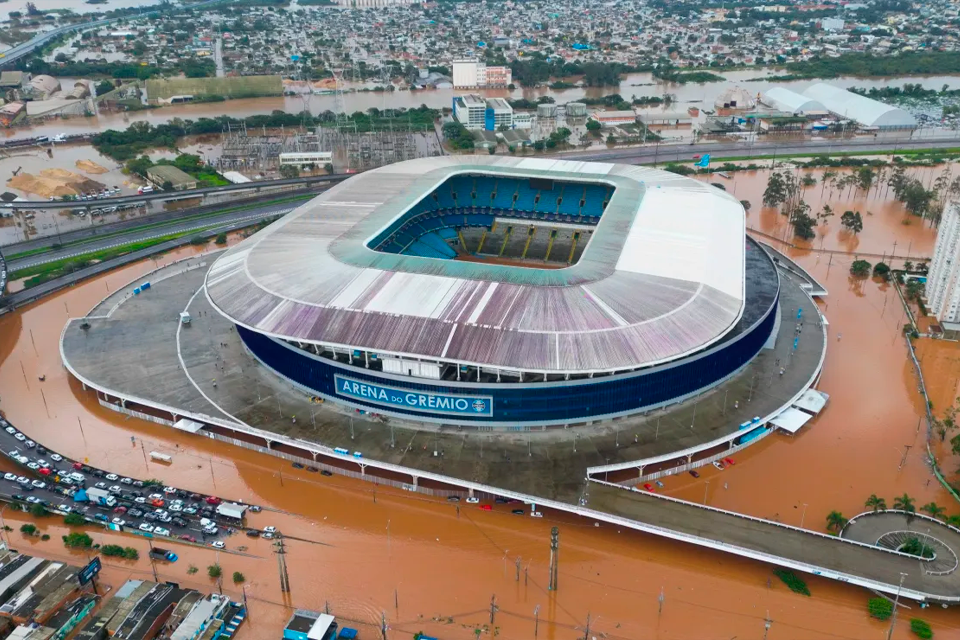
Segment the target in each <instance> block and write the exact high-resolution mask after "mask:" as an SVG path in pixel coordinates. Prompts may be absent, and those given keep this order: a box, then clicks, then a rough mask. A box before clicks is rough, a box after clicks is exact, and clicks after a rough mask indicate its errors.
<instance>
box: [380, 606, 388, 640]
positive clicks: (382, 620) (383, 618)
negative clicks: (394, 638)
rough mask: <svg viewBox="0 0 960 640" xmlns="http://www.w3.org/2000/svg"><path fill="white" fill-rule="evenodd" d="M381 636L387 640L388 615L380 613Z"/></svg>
mask: <svg viewBox="0 0 960 640" xmlns="http://www.w3.org/2000/svg"><path fill="white" fill-rule="evenodd" d="M380 635H381V636H382V637H383V640H387V614H385V613H384V612H383V611H381V612H380Z"/></svg>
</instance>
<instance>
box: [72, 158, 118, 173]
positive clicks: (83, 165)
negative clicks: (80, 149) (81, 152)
mask: <svg viewBox="0 0 960 640" xmlns="http://www.w3.org/2000/svg"><path fill="white" fill-rule="evenodd" d="M76 164H77V169H80V171H85V172H87V173H95V174H98V175H99V174H101V173H107V172H108V171H110V169H107V168H106V167H104V166H101V165H99V164H97V163H96V162H94V161H93V160H77V163H76Z"/></svg>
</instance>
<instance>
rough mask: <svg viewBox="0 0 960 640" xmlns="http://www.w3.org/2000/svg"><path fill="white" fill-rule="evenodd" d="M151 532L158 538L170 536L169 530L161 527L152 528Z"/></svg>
mask: <svg viewBox="0 0 960 640" xmlns="http://www.w3.org/2000/svg"><path fill="white" fill-rule="evenodd" d="M153 532H154V533H155V534H157V535H158V536H168V535H170V529H164V528H163V527H156V528H154V530H153Z"/></svg>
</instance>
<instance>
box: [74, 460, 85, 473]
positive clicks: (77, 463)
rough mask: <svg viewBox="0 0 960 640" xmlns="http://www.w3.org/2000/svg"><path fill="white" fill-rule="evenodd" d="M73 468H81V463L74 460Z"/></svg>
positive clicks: (78, 469)
mask: <svg viewBox="0 0 960 640" xmlns="http://www.w3.org/2000/svg"><path fill="white" fill-rule="evenodd" d="M73 468H74V469H76V470H77V471H80V470H81V469H83V465H82V464H80V463H79V462H74V463H73Z"/></svg>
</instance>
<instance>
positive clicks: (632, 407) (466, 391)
mask: <svg viewBox="0 0 960 640" xmlns="http://www.w3.org/2000/svg"><path fill="white" fill-rule="evenodd" d="M776 314H777V305H776V304H775V303H774V304H773V305H771V306H770V308H769V309H768V311H767V314H766V315H765V316H764V317H763V319H762V320H761V321H760V322H758V323H757V324H756V325H755V326H753V327H752V328H751V329H749V330H747V331H744V332H743V333H741V334H740V335H739V336H737V337H736V338H734V339H732V340H728V341H726V342H723V343H720V344H718V345H715V346H713V347H712V348H710V349H709V350H707V351H706V352H704V353H702V354H699V355H697V356H691V357H690V358H687V359H685V360H681V361H679V362H677V363H674V364H671V365H664V366H662V367H653V368H651V369H648V370H644V371H640V372H635V373H629V374H621V375H616V376H604V377H599V378H593V379H588V380H578V381H567V382H542V383H529V384H517V383H500V384H497V383H473V384H469V383H468V384H457V385H450V384H446V385H445V384H444V383H443V382H442V381H439V382H427V381H425V380H423V379H422V378H416V379H409V378H404V377H399V376H392V377H391V376H387V375H386V374H381V373H380V372H376V371H370V370H366V369H363V368H359V367H352V366H349V365H344V364H340V363H335V362H333V361H331V360H327V359H324V358H320V357H316V356H313V355H311V354H308V353H306V352H305V351H302V350H300V349H298V348H296V347H292V346H290V345H287V344H286V343H284V342H281V341H278V340H274V339H273V338H270V337H268V336H264V335H262V334H259V333H255V332H253V331H250V330H249V329H245V328H243V327H240V326H238V327H237V332H238V333H239V335H240V337H241V338H242V339H243V341H244V342H245V343H246V345H247V347H248V348H249V349H250V350H251V351H252V352H253V353H254V354H255V355H256V356H257V357H258V358H259V359H260V360H261V361H262V362H263V363H264V364H265V365H267V366H268V367H270V368H271V369H273V370H275V371H276V372H277V373H280V374H281V375H283V376H285V377H287V378H289V379H290V380H293V381H294V382H296V383H297V384H300V385H302V386H304V387H306V388H308V389H312V390H314V391H316V392H317V393H319V394H322V395H325V396H327V397H330V398H334V399H336V398H340V399H343V400H348V401H350V402H352V403H353V404H355V405H359V406H363V407H366V408H368V409H369V410H370V411H372V412H384V411H388V412H393V413H401V414H405V415H409V416H416V417H421V418H424V419H429V420H432V421H436V420H438V419H441V420H444V421H448V422H451V423H461V424H468V423H469V424H476V425H478V426H479V425H482V424H483V423H494V422H495V423H512V424H517V425H521V424H542V423H548V424H554V423H555V424H560V423H573V422H581V421H584V420H589V419H591V418H593V417H597V416H605V415H614V414H626V413H632V412H638V411H642V410H644V409H645V408H648V407H654V406H658V405H661V404H664V403H668V402H671V401H674V400H676V399H678V398H681V397H683V396H686V395H689V394H692V393H695V392H698V391H701V390H703V389H706V388H709V387H711V386H713V385H714V384H716V383H717V382H718V381H720V380H722V379H724V378H726V377H727V376H729V375H730V374H732V373H734V372H735V371H737V370H738V369H740V368H741V367H743V366H744V365H745V364H747V363H748V362H749V361H750V360H752V359H753V358H754V357H755V356H756V355H757V353H759V352H760V349H761V348H763V345H764V343H765V342H766V341H767V338H768V337H769V336H770V334H771V332H772V331H773V327H774V324H775V323H774V320H775V318H776ZM338 376H339V377H341V378H342V377H343V376H348V377H350V378H352V379H354V380H357V381H362V382H366V383H369V385H370V386H371V387H372V388H373V390H374V391H376V388H377V387H378V386H379V387H383V388H384V389H386V390H388V392H389V390H397V389H399V390H403V391H406V392H409V393H411V394H413V393H417V392H420V393H423V394H428V395H432V396H438V397H472V398H474V399H475V400H476V401H477V405H476V406H477V407H480V406H482V403H486V402H490V401H492V405H493V406H492V410H489V409H485V410H484V411H483V412H482V413H481V412H473V413H471V412H470V411H451V412H449V413H447V412H443V411H440V412H438V411H432V412H429V413H428V412H419V411H416V410H412V409H408V408H406V407H404V406H403V405H402V403H398V402H393V401H388V402H381V401H379V400H378V397H382V396H381V394H378V393H368V394H367V396H366V397H364V396H362V395H360V394H353V395H352V396H345V395H344V394H342V393H339V390H338V389H337V377H338ZM414 380H415V381H414ZM391 397H392V396H391ZM470 406H471V407H472V406H473V404H472V403H471V404H470Z"/></svg>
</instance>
